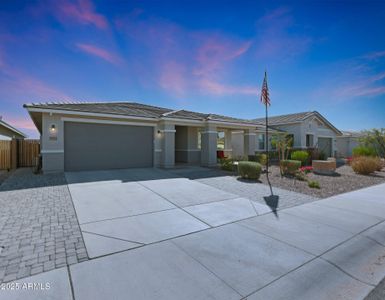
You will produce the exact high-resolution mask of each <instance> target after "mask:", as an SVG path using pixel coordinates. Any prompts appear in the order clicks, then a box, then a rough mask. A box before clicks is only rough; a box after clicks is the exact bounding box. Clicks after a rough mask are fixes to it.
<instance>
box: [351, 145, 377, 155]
mask: <svg viewBox="0 0 385 300" xmlns="http://www.w3.org/2000/svg"><path fill="white" fill-rule="evenodd" d="M353 156H376V150H374V149H373V148H370V147H366V146H358V147H355V148H354V149H353Z"/></svg>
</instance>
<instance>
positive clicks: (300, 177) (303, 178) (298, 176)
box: [294, 170, 307, 181]
mask: <svg viewBox="0 0 385 300" xmlns="http://www.w3.org/2000/svg"><path fill="white" fill-rule="evenodd" d="M294 176H295V178H296V179H297V180H299V181H306V180H307V177H306V173H305V172H304V171H301V170H298V171H297V172H295V175H294Z"/></svg>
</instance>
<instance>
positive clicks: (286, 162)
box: [279, 159, 301, 175]
mask: <svg viewBox="0 0 385 300" xmlns="http://www.w3.org/2000/svg"><path fill="white" fill-rule="evenodd" d="M279 166H280V169H281V175H288V174H289V175H295V173H296V172H297V171H298V169H299V168H300V167H301V162H300V161H299V160H290V159H283V160H281V161H280V162H279Z"/></svg>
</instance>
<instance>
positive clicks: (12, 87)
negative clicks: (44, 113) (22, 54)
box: [0, 59, 72, 103]
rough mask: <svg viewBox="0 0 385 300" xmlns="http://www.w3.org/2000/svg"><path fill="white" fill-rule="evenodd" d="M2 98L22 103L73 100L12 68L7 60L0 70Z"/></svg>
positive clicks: (0, 92) (3, 62)
mask: <svg viewBox="0 0 385 300" xmlns="http://www.w3.org/2000/svg"><path fill="white" fill-rule="evenodd" d="M0 75H2V80H0V96H2V97H3V98H4V99H7V101H11V100H12V99H18V101H20V102H21V103H26V102H32V100H36V99H37V100H38V101H43V100H52V99H54V100H55V101H56V100H72V97H70V96H68V95H67V94H66V93H64V92H62V91H61V90H59V89H57V88H55V87H53V86H51V85H49V84H47V83H46V82H44V81H42V80H40V79H38V78H36V77H34V76H32V75H30V74H28V73H26V72H24V71H22V70H20V69H18V68H15V67H13V66H11V65H10V64H9V63H8V62H7V61H5V59H4V60H3V61H2V66H1V69H0Z"/></svg>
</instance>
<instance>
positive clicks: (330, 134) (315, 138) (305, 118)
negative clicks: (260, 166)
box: [233, 111, 342, 156]
mask: <svg viewBox="0 0 385 300" xmlns="http://www.w3.org/2000/svg"><path fill="white" fill-rule="evenodd" d="M253 122H255V123H257V124H259V125H260V126H262V127H264V126H265V118H259V119H255V120H253ZM269 129H270V130H272V131H273V130H276V131H282V132H286V133H287V134H290V135H292V138H293V147H294V148H298V149H306V148H313V147H315V148H318V149H319V151H322V152H324V153H325V155H326V156H336V153H337V152H338V149H337V137H338V136H341V135H342V132H341V131H339V130H338V129H337V128H336V127H334V126H333V125H332V124H331V123H330V122H329V121H328V120H327V119H326V118H325V117H323V116H322V115H321V114H320V113H319V112H317V111H311V112H301V113H294V114H287V115H280V116H272V117H269ZM270 136H271V135H270ZM264 141H265V133H264V132H257V137H256V143H257V144H256V151H265V149H266V148H265V142H264ZM270 141H271V139H270ZM233 144H234V145H233V150H236V151H233V153H234V154H235V155H236V154H240V153H242V152H243V149H242V136H234V137H233ZM268 147H269V150H272V146H271V143H269V145H268Z"/></svg>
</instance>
